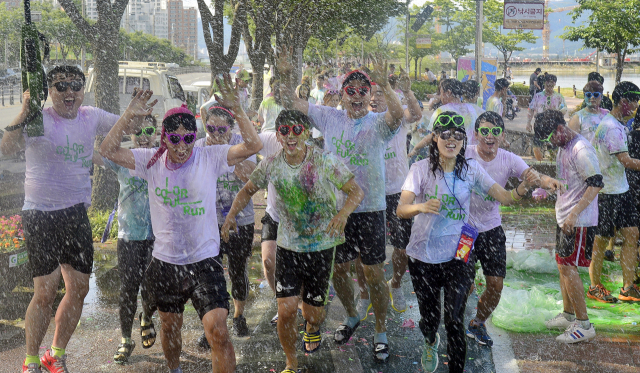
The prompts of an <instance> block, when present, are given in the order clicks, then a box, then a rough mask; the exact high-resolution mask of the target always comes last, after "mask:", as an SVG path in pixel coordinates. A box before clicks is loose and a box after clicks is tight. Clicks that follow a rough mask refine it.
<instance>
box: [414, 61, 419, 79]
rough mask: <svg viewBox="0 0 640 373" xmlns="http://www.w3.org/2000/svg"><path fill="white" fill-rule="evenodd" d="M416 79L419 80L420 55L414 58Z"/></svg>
mask: <svg viewBox="0 0 640 373" xmlns="http://www.w3.org/2000/svg"><path fill="white" fill-rule="evenodd" d="M414 65H415V67H414V69H415V74H414V76H415V80H418V57H416V58H414Z"/></svg>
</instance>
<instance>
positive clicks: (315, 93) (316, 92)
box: [309, 88, 327, 105]
mask: <svg viewBox="0 0 640 373" xmlns="http://www.w3.org/2000/svg"><path fill="white" fill-rule="evenodd" d="M326 91H327V90H326V89H324V88H314V89H312V90H311V92H310V93H309V97H312V98H313V99H314V100H315V101H316V102H315V104H316V105H322V103H323V102H324V93H325V92H326ZM309 103H311V102H309Z"/></svg>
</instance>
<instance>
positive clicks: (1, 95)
mask: <svg viewBox="0 0 640 373" xmlns="http://www.w3.org/2000/svg"><path fill="white" fill-rule="evenodd" d="M17 102H19V103H22V83H21V82H20V81H18V82H16V83H13V82H12V83H6V82H5V83H0V105H2V106H11V105H16V103H17Z"/></svg>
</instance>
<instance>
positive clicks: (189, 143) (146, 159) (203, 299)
mask: <svg viewBox="0 0 640 373" xmlns="http://www.w3.org/2000/svg"><path fill="white" fill-rule="evenodd" d="M218 86H219V87H220V91H221V94H222V97H223V98H217V101H218V103H220V105H221V106H225V107H231V108H232V109H233V112H235V113H236V118H237V121H238V124H239V127H240V133H241V135H242V138H243V139H244V141H245V142H243V143H241V144H238V145H233V146H231V145H217V146H205V147H194V146H195V140H196V120H195V117H194V116H193V114H192V113H191V112H190V111H189V110H188V109H187V108H186V107H185V106H182V107H178V108H173V109H170V110H168V111H167V113H166V114H165V117H164V119H163V121H162V134H161V137H160V141H161V145H160V148H159V149H125V148H122V147H121V144H120V141H121V138H122V133H123V132H124V131H125V130H126V129H128V128H131V127H132V124H131V123H130V121H128V120H126V119H127V118H128V117H129V115H130V114H129V110H128V111H127V112H126V113H125V114H124V115H123V118H122V119H120V120H119V121H118V123H116V125H115V126H114V127H113V129H112V130H111V131H110V132H109V134H108V135H107V137H106V138H105V140H104V141H103V142H102V145H101V146H100V150H101V153H102V154H103V155H104V156H105V157H106V158H108V159H110V160H111V161H113V162H114V163H116V164H119V165H120V166H123V167H126V168H128V169H130V170H132V171H133V172H132V174H133V175H134V176H139V177H141V178H143V179H145V180H147V182H148V185H149V194H150V196H151V197H150V208H151V221H152V224H153V232H154V235H155V237H156V240H155V242H154V249H153V259H152V260H151V264H149V267H148V268H147V271H146V273H145V281H144V289H145V293H146V296H147V299H148V301H149V302H150V303H152V304H154V305H155V306H157V309H158V310H159V313H160V320H161V322H162V333H160V336H161V341H162V350H163V351H164V355H165V358H166V359H167V365H168V367H169V369H170V370H171V373H181V372H182V369H181V367H180V353H181V350H182V335H181V329H182V321H183V320H182V316H183V315H182V314H183V312H184V305H185V303H186V302H187V301H188V300H189V299H190V300H191V302H192V304H193V306H194V308H195V310H196V312H197V313H198V316H199V317H200V320H201V321H202V324H203V326H204V330H205V333H206V335H207V340H208V341H209V344H210V345H211V347H212V348H211V358H212V369H213V372H214V373H222V372H225V373H227V372H233V371H235V365H236V362H235V353H234V350H233V345H232V344H231V339H230V337H229V332H228V330H227V322H226V318H227V315H228V313H229V294H228V293H227V286H226V281H225V278H224V269H223V267H222V264H221V262H220V258H219V253H220V249H219V242H220V238H219V232H218V229H216V227H217V225H218V222H217V220H218V219H217V214H216V202H217V197H216V194H217V193H216V189H217V188H211V185H215V184H216V180H217V179H218V177H220V176H221V175H223V174H225V173H227V172H232V171H233V170H234V168H233V166H234V165H236V164H238V163H240V162H242V161H244V160H245V159H247V158H248V157H250V156H251V155H253V154H255V153H257V152H258V150H260V148H261V147H262V144H261V142H260V138H259V137H258V134H257V133H256V130H255V128H254V126H253V124H252V123H251V121H250V120H249V118H248V117H247V116H246V114H245V113H244V111H243V110H242V107H241V106H240V103H239V102H238V100H237V95H238V92H237V89H234V88H233V87H232V86H231V78H230V77H229V74H224V82H221V81H219V80H218ZM152 94H153V92H151V91H142V92H140V93H138V95H136V97H135V98H134V99H133V100H132V102H131V104H130V106H129V107H130V110H141V111H144V110H145V109H146V110H147V111H150V110H151V108H149V105H148V104H147V102H148V100H149V98H150V97H151V95H152ZM147 108H149V109H147ZM212 227H213V228H212ZM168 273H169V274H172V275H171V276H167V274H168Z"/></svg>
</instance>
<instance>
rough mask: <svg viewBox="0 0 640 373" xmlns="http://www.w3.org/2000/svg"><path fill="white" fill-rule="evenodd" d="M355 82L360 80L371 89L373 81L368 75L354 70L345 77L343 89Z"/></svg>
mask: <svg viewBox="0 0 640 373" xmlns="http://www.w3.org/2000/svg"><path fill="white" fill-rule="evenodd" d="M354 80H360V81H362V82H363V83H364V84H366V85H367V86H369V88H371V79H370V78H369V76H368V75H366V74H365V73H363V72H362V71H360V70H354V71H352V72H350V73H347V74H346V75H345V77H344V81H343V82H342V87H341V88H342V89H344V87H346V86H347V84H349V83H351V82H352V81H354ZM342 89H341V90H342Z"/></svg>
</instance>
